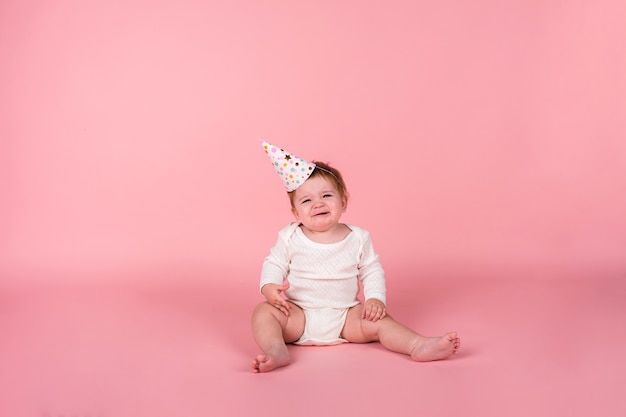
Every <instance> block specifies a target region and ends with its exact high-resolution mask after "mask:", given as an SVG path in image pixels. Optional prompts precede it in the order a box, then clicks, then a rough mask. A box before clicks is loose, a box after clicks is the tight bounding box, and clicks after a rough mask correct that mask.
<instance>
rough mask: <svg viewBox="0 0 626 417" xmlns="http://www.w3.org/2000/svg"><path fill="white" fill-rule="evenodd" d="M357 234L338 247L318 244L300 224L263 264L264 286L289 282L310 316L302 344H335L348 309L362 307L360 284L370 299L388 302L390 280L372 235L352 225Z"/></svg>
mask: <svg viewBox="0 0 626 417" xmlns="http://www.w3.org/2000/svg"><path fill="white" fill-rule="evenodd" d="M348 227H349V228H350V230H351V232H350V233H349V234H348V236H346V238H345V239H343V240H341V241H339V242H336V243H330V244H326V243H317V242H313V241H312V240H310V239H309V238H307V237H306V235H305V234H304V232H303V231H302V229H301V228H300V227H299V224H298V223H291V224H290V225H288V226H287V227H285V228H283V229H282V230H281V231H280V232H279V233H278V241H277V242H276V245H275V246H274V247H273V248H272V249H271V251H270V254H269V256H268V257H267V258H266V259H265V262H264V263H263V268H262V271H261V282H260V287H261V288H263V286H264V285H266V284H282V283H283V281H284V280H285V279H287V280H288V281H289V285H290V287H289V289H288V290H287V291H285V295H286V296H287V298H288V299H289V300H290V301H291V302H293V303H294V304H296V305H298V306H299V307H300V308H302V309H303V310H304V312H305V317H306V325H305V332H304V335H303V336H302V338H301V339H300V340H299V341H298V342H296V343H299V344H335V343H342V342H345V340H344V339H342V338H341V337H340V334H341V329H343V325H344V323H345V318H346V315H347V310H348V309H349V308H350V307H353V306H355V305H357V304H358V303H359V300H358V293H359V281H360V282H361V283H362V284H363V295H364V297H365V299H366V300H368V299H370V298H376V299H378V300H380V301H382V302H383V303H385V302H386V296H385V277H384V272H383V269H382V266H381V265H380V262H379V260H378V255H377V254H376V252H374V247H373V245H372V241H371V239H370V235H369V232H367V231H366V230H365V229H362V228H360V227H358V226H353V225H348Z"/></svg>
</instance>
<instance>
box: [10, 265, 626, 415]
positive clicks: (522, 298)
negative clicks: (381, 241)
mask: <svg viewBox="0 0 626 417" xmlns="http://www.w3.org/2000/svg"><path fill="white" fill-rule="evenodd" d="M389 269H391V271H389ZM250 272H252V271H240V272H239V273H237V274H235V276H232V271H231V279H229V280H227V281H226V280H223V283H222V284H221V286H219V287H218V286H215V285H214V284H211V282H212V280H211V279H210V278H208V277H209V276H211V275H212V273H209V272H206V271H205V272H203V273H200V272H198V271H195V272H193V273H180V275H179V276H176V274H170V278H171V279H161V277H159V274H153V275H152V276H151V275H150V274H148V273H145V274H144V275H143V276H140V275H141V274H134V275H133V274H131V275H133V276H128V277H126V276H122V275H119V276H116V277H114V278H112V279H110V280H109V283H107V284H105V283H104V282H105V281H103V280H100V282H101V283H100V284H97V285H92V286H84V285H76V284H71V282H70V281H69V280H68V282H67V284H65V285H54V286H52V285H43V284H37V285H35V284H31V285H5V286H4V288H0V329H1V332H2V337H1V340H2V341H1V342H0V369H1V372H0V416H7V417H9V416H10V417H22V416H24V417H26V416H33V417H44V416H46V417H60V416H64V417H73V416H75V417H87V416H89V417H127V416H128V417H143V416H145V417H160V416H172V417H173V416H185V417H193V416H318V415H329V416H332V415H349V416H370V415H371V416H374V415H377V416H412V415H422V416H459V415H465V416H591V415H602V416H623V415H626V404H625V403H626V401H625V400H624V388H625V387H626V377H625V376H624V375H625V374H626V361H625V360H624V358H623V357H622V354H623V351H624V344H625V343H626V326H625V323H626V308H625V307H624V300H626V279H625V278H626V277H625V276H624V274H623V273H610V272H606V271H605V272H602V273H599V272H576V273H573V272H570V273H565V272H563V271H560V272H559V271H554V270H550V269H548V268H544V269H535V270H534V271H533V270H531V269H528V270H526V271H521V270H518V271H515V270H506V269H505V268H503V269H502V270H500V271H498V272H494V271H490V272H488V273H487V272H485V271H482V272H480V271H478V270H477V271H474V272H471V273H470V272H467V273H465V274H462V273H456V274H452V273H443V272H432V273H428V274H423V276H422V277H420V278H419V279H416V280H415V281H414V283H413V284H407V282H410V281H402V284H401V285H394V283H393V280H390V282H389V292H390V294H389V304H390V310H391V312H392V314H394V315H395V317H396V318H397V319H399V320H401V321H403V322H405V323H406V324H408V325H410V326H411V327H413V328H415V329H418V330H419V331H421V332H423V333H425V334H431V335H435V334H438V333H442V332H444V331H448V330H457V331H459V333H460V335H461V336H462V340H463V346H462V350H461V352H460V353H459V354H458V355H457V356H456V357H454V358H453V359H451V360H446V361H441V362H435V363H413V362H410V361H409V360H408V359H407V358H406V357H403V356H401V355H397V354H393V353H390V352H387V351H385V350H384V349H382V348H381V347H380V346H379V345H377V344H369V345H342V346H335V347H293V348H292V350H291V351H292V354H293V358H294V363H293V364H292V365H291V366H289V367H287V368H283V369H280V370H277V371H275V372H273V373H270V374H263V375H257V374H253V373H251V372H250V370H249V364H250V360H251V358H252V357H253V356H254V355H255V354H256V353H257V349H256V347H255V345H254V342H253V340H252V339H251V336H250V332H249V314H250V311H251V309H252V308H253V306H254V304H255V303H256V302H257V301H259V300H260V299H259V297H258V295H257V293H256V278H255V277H254V276H253V277H250V276H249V275H250ZM400 273H402V271H400V270H395V271H394V270H393V268H388V275H390V276H392V275H393V274H400ZM213 274H219V275H220V276H223V275H224V272H223V271H221V272H218V271H214V272H213ZM205 277H206V278H205Z"/></svg>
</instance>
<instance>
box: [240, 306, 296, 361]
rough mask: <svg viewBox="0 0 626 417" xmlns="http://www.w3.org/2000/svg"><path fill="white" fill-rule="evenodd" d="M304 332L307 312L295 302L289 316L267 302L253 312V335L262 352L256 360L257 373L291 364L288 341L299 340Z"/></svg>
mask: <svg viewBox="0 0 626 417" xmlns="http://www.w3.org/2000/svg"><path fill="white" fill-rule="evenodd" d="M303 332H304V313H303V312H302V310H301V309H300V308H299V307H298V306H296V305H294V304H292V308H291V310H289V316H286V315H285V314H284V313H283V312H281V311H280V310H278V309H277V308H276V307H274V306H272V305H271V304H269V303H267V302H263V303H260V304H259V305H258V306H257V307H256V308H255V309H254V313H253V314H252V336H253V337H254V340H255V341H256V343H257V345H259V347H260V348H261V351H262V353H260V354H259V355H257V357H256V358H254V360H253V361H252V370H253V371H254V372H269V371H271V370H272V369H275V368H278V367H281V366H285V365H288V364H289V361H290V358H289V351H288V350H287V345H286V343H291V342H295V341H296V340H298V339H299V338H300V336H302V333H303Z"/></svg>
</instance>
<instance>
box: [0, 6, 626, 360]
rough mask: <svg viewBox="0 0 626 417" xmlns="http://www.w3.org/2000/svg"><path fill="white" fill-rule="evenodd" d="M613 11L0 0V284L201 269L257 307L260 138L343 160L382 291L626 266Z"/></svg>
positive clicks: (270, 212) (146, 277) (179, 276)
mask: <svg viewBox="0 0 626 417" xmlns="http://www.w3.org/2000/svg"><path fill="white" fill-rule="evenodd" d="M625 15H626V5H625V3H624V2H622V1H620V0H613V1H610V0H599V1H591V0H589V1H561V2H501V1H485V0H481V1H472V2H467V1H455V0H453V1H448V2H436V1H435V2H433V1H400V0H392V1H386V2H378V1H242V0H234V1H192V0H181V1H175V2H174V1H165V0H160V1H149V2H148V1H141V0H106V1H105V0H94V1H79V0H73V1H72V0H55V1H45V0H40V1H36V0H34V1H27V2H25V1H21V0H4V1H2V2H1V4H0V62H1V63H0V138H1V140H0V196H1V197H0V198H1V204H0V287H3V288H15V287H22V286H23V285H34V287H37V286H38V285H43V284H46V285H47V284H55V285H56V284H67V283H75V282H79V283H93V282H103V281H105V282H112V281H124V282H128V281H129V280H130V281H133V282H139V281H148V282H155V281H156V280H157V279H158V280H161V281H174V280H183V281H185V280H188V281H195V280H199V281H200V282H203V283H204V284H206V285H208V288H209V289H208V290H207V291H209V292H210V291H212V290H211V288H217V287H211V285H215V286H221V287H219V288H220V291H223V293H224V297H235V295H234V294H233V293H234V292H236V291H238V292H242V291H243V292H245V293H246V294H248V296H249V299H247V302H246V303H245V305H246V306H250V305H253V303H254V302H256V301H258V299H257V298H255V297H256V285H257V274H258V270H259V268H260V263H261V261H262V259H263V257H264V256H265V255H266V254H267V251H268V250H269V248H270V247H271V245H272V244H273V243H274V241H275V237H276V232H277V231H278V230H279V229H280V228H281V227H282V226H283V225H285V224H286V222H288V221H291V214H290V211H289V206H288V200H287V197H286V196H285V195H284V191H283V190H282V188H281V185H280V181H279V179H278V178H277V177H276V174H275V173H274V172H273V170H272V167H271V166H270V164H269V162H268V160H267V158H266V157H265V155H264V153H263V151H262V149H261V147H260V144H259V143H258V139H266V140H268V141H270V142H272V143H275V144H277V145H280V146H282V147H284V148H286V149H288V150H290V151H291V152H294V153H295V154H296V155H298V156H301V157H304V158H306V159H319V160H324V161H328V162H330V163H332V164H334V165H336V166H337V167H338V168H340V169H341V170H342V171H343V172H344V175H345V177H346V180H347V182H348V188H349V190H350V192H351V194H352V199H351V201H350V205H349V208H348V212H347V213H346V215H345V218H344V220H345V221H346V222H352V223H355V224H359V225H361V226H363V227H365V228H367V229H369V230H370V231H371V232H372V235H373V237H374V243H375V246H376V249H377V250H378V252H379V253H380V255H381V259H382V261H383V264H384V265H386V267H387V269H388V270H389V271H392V272H394V271H403V272H402V273H398V274H396V275H395V277H394V281H393V282H392V283H391V284H390V287H391V288H392V289H393V288H394V287H395V288H402V286H403V285H413V284H412V282H413V281H412V280H413V278H414V276H415V275H426V274H427V272H426V271H431V272H433V273H434V271H440V272H441V271H446V273H449V274H451V276H454V275H455V273H457V272H458V277H461V278H465V277H468V278H467V279H470V278H469V277H472V276H478V277H482V276H484V274H482V272H481V271H490V272H489V274H490V276H495V277H496V280H503V279H506V278H507V277H508V275H509V273H508V272H506V271H519V270H520V269H521V270H534V271H537V270H542V271H558V273H556V274H551V273H545V272H544V273H541V274H539V275H538V276H539V277H540V278H541V279H546V280H547V279H551V278H553V277H554V276H559V277H563V276H567V273H569V272H572V271H588V273H589V274H590V275H593V274H596V273H597V274H602V273H610V274H614V276H619V277H620V280H622V279H623V277H624V271H625V270H626V255H625V254H626V215H624V213H626V192H625V190H626V140H625V138H626V117H625V116H624V115H626V50H625V49H624V39H626V25H624V24H623V20H624V19H623V17H624V16H625ZM468 270H471V271H474V272H472V274H469V275H463V274H462V273H461V272H462V271H468ZM216 271H217V272H216ZM407 271H409V272H407ZM493 271H504V272H502V273H494V272H493ZM564 274H565V275H564ZM612 276H613V275H612ZM225 282H230V283H231V284H233V283H234V284H235V286H234V287H233V286H231V287H227V286H226V287H224V285H228V284H224V283H225ZM411 288H412V287H411ZM246 314H247V313H246ZM246 325H247V324H246ZM446 325H447V323H446ZM442 330H448V329H442ZM246 337H247V335H246ZM245 343H247V344H250V345H251V344H252V342H251V341H250V340H246V341H245ZM252 350H254V349H252Z"/></svg>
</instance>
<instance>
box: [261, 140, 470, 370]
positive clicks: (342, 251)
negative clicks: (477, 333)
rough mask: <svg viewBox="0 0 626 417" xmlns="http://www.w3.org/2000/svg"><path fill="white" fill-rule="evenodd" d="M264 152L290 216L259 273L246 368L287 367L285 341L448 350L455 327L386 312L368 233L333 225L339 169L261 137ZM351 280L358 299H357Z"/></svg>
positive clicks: (341, 190) (427, 354)
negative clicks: (425, 330)
mask: <svg viewBox="0 0 626 417" xmlns="http://www.w3.org/2000/svg"><path fill="white" fill-rule="evenodd" d="M263 146H264V148H265V151H266V152H267V154H268V156H269V157H270V160H272V162H273V164H274V167H275V169H276V172H277V173H278V174H279V175H280V176H281V178H282V180H283V183H284V185H285V188H286V189H287V191H288V193H289V199H290V200H291V210H292V213H293V215H294V217H295V219H296V222H295V223H291V224H290V225H288V226H287V227H285V228H284V229H282V230H281V231H280V232H279V234H278V242H277V243H276V245H275V246H274V247H273V248H272V250H271V251H270V254H269V256H268V257H267V258H266V259H265V262H264V263H263V268H262V271H261V284H260V285H261V293H262V294H263V296H264V297H265V299H266V300H267V301H265V302H262V303H260V304H259V305H258V306H257V307H256V308H255V310H254V313H253V315H252V333H253V336H254V339H255V341H256V343H257V344H258V345H259V347H260V349H261V351H262V353H261V354H259V355H258V356H257V357H256V358H255V359H254V360H253V361H252V370H253V371H254V372H268V371H271V370H272V369H275V368H278V367H281V366H285V365H288V364H289V362H290V357H289V351H288V350H287V345H286V344H288V343H295V344H299V345H333V344H338V343H346V342H352V343H368V342H380V343H381V344H382V345H383V346H384V347H385V348H387V349H389V350H391V351H394V352H398V353H403V354H405V355H409V356H410V357H411V359H413V360H414V361H434V360H439V359H445V358H447V357H449V356H451V355H452V354H454V353H456V352H457V350H458V349H459V347H460V344H461V342H460V339H459V338H458V337H457V334H456V333H455V332H451V333H447V334H445V335H443V336H441V337H425V336H422V335H420V334H418V333H416V332H414V331H413V330H411V329H409V328H407V327H406V326H404V325H402V324H400V323H398V322H397V321H395V320H394V319H393V318H392V317H391V316H389V315H388V314H387V307H386V304H385V303H386V299H385V297H386V296H385V279H384V273H383V269H382V267H381V265H380V262H379V261H378V255H377V254H376V253H375V252H374V249H373V245H372V241H371V240H370V235H369V233H368V232H367V231H366V230H364V229H362V228H360V227H357V226H354V225H347V224H343V223H340V219H341V215H342V214H343V213H344V212H345V211H346V207H347V204H348V192H347V190H346V186H345V183H344V181H343V178H342V177H341V174H340V173H339V171H337V170H336V169H335V168H332V167H331V166H329V165H327V164H324V163H321V162H312V163H311V162H308V161H305V160H304V159H301V158H297V157H296V156H294V155H292V154H289V153H287V152H285V151H284V150H282V149H280V148H277V147H275V146H273V145H271V144H269V143H267V142H263ZM359 281H360V282H361V283H362V287H363V296H364V299H365V302H364V303H363V304H361V303H360V302H359V299H358V297H357V296H358V293H359Z"/></svg>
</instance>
